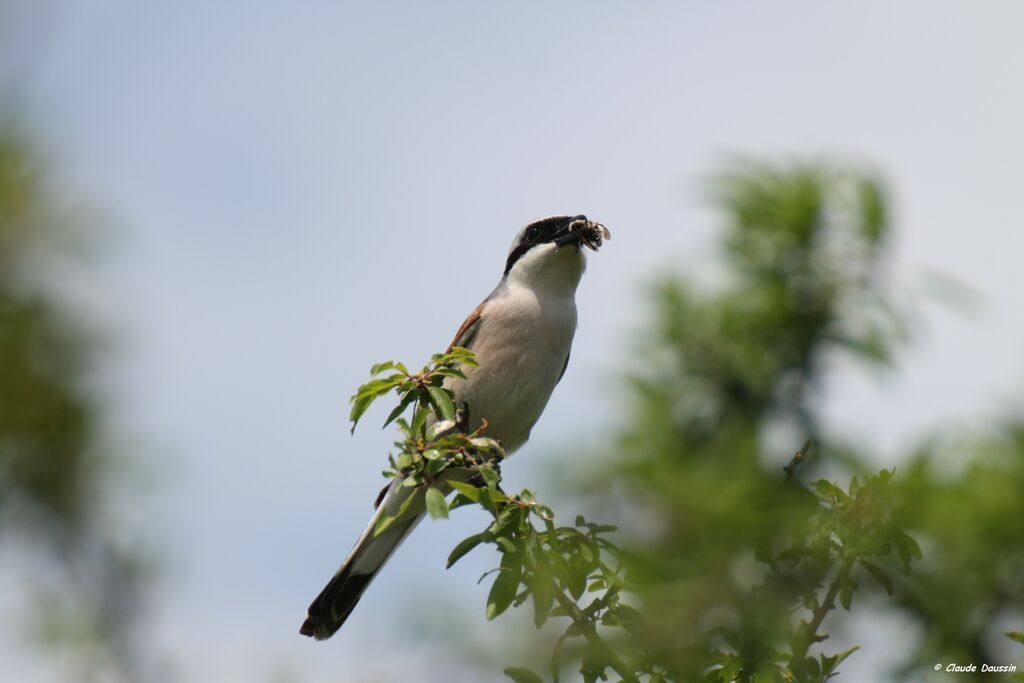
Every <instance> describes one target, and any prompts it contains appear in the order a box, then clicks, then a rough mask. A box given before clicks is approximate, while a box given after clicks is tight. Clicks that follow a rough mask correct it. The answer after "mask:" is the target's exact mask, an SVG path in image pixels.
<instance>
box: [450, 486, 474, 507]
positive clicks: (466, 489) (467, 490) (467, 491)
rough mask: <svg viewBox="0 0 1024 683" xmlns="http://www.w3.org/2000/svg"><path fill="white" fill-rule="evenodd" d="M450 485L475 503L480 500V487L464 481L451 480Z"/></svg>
mask: <svg viewBox="0 0 1024 683" xmlns="http://www.w3.org/2000/svg"><path fill="white" fill-rule="evenodd" d="M448 485H449V486H451V487H452V488H453V489H455V490H456V491H458V492H459V493H461V494H462V495H464V496H465V497H466V498H469V499H470V500H471V501H473V502H474V503H475V502H477V501H478V500H480V489H478V488H477V487H475V486H473V485H472V484H467V483H466V482H464V481H449V482H448Z"/></svg>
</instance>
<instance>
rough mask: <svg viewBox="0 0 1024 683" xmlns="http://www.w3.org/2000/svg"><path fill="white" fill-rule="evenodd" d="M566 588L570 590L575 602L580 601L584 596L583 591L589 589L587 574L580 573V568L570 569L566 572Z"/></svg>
mask: <svg viewBox="0 0 1024 683" xmlns="http://www.w3.org/2000/svg"><path fill="white" fill-rule="evenodd" d="M565 587H566V588H567V589H568V590H569V595H571V596H572V598H573V600H579V599H580V597H581V596H582V595H583V591H585V590H586V589H587V575H586V573H585V572H583V571H580V568H579V567H576V566H573V567H570V568H569V569H568V571H566V575H565Z"/></svg>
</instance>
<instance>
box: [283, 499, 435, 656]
mask: <svg viewBox="0 0 1024 683" xmlns="http://www.w3.org/2000/svg"><path fill="white" fill-rule="evenodd" d="M410 495H412V496H416V497H417V498H418V500H413V501H412V502H411V503H410V505H409V506H408V508H407V509H406V510H405V511H404V512H403V513H402V515H401V517H400V518H399V519H396V520H395V521H394V522H392V524H391V526H389V527H388V528H387V529H385V530H384V531H383V532H381V533H380V534H377V535H374V533H373V531H374V529H375V528H376V526H377V522H378V521H379V520H380V518H381V516H382V515H384V514H390V515H394V514H396V513H397V512H398V509H399V508H400V507H401V505H402V503H403V502H405V499H406V498H408V497H409V496H410ZM424 508H425V505H424V503H423V492H422V491H418V490H414V489H409V488H405V487H402V486H401V482H400V481H396V482H394V483H393V484H392V485H391V487H390V488H389V489H387V493H386V495H385V496H384V498H383V500H382V501H381V503H380V505H379V506H378V507H377V512H376V513H375V514H374V515H373V518H372V519H371V520H370V523H369V524H368V525H367V527H366V530H365V531H363V534H362V536H360V537H359V540H358V541H357V542H356V545H355V547H354V548H352V552H351V553H349V556H348V558H346V559H345V562H343V563H342V565H341V567H340V568H339V569H338V571H337V573H335V575H334V578H332V579H331V580H330V582H328V584H327V586H325V587H324V589H323V590H322V591H320V595H318V596H317V597H316V599H315V600H313V602H312V604H310V606H309V609H308V610H307V611H306V620H305V621H304V622H303V624H302V627H301V628H300V629H299V633H301V634H302V635H304V636H312V637H313V638H316V639H317V640H326V639H327V638H330V637H331V636H332V635H334V633H335V632H336V631H337V630H338V629H339V628H341V625H342V624H344V623H345V620H346V619H348V615H349V614H351V613H352V610H353V609H354V608H355V606H356V604H357V603H358V602H359V598H361V597H362V595H363V591H365V590H366V587H367V586H369V585H370V582H371V581H372V580H373V577H375V576H376V575H377V572H379V571H380V570H381V568H382V567H383V566H384V563H385V562H387V561H388V558H390V557H391V555H392V553H394V552H395V549H396V548H398V546H399V545H401V543H402V541H404V540H405V537H406V536H408V535H409V532H411V531H412V530H413V529H414V528H415V527H416V525H417V524H418V523H419V521H420V520H421V519H422V518H423V514H424Z"/></svg>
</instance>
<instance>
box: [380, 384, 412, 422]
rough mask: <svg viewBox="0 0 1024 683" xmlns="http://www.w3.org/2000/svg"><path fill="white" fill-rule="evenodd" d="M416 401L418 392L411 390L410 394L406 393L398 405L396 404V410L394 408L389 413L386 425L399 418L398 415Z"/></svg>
mask: <svg viewBox="0 0 1024 683" xmlns="http://www.w3.org/2000/svg"><path fill="white" fill-rule="evenodd" d="M415 402H416V392H414V391H410V392H409V393H408V394H406V395H405V397H404V398H403V399H402V401H401V402H400V403H399V404H398V405H397V406H395V408H394V410H392V411H391V412H390V413H389V414H388V419H386V420H384V427H387V426H388V425H389V424H391V423H392V422H394V421H395V420H396V419H398V417H399V416H400V415H401V414H402V413H404V412H405V409H406V408H408V407H409V406H410V405H411V404H413V403H415ZM384 427H381V429H383V428H384Z"/></svg>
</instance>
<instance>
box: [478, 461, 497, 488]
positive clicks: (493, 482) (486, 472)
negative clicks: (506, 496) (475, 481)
mask: <svg viewBox="0 0 1024 683" xmlns="http://www.w3.org/2000/svg"><path fill="white" fill-rule="evenodd" d="M477 470H478V471H479V472H480V476H481V477H483V478H484V481H485V482H487V488H489V489H491V490H494V488H495V487H497V485H498V482H499V481H501V476H500V475H499V474H498V473H497V472H496V471H495V470H494V468H493V467H491V466H490V465H480V467H478V468H477Z"/></svg>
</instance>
